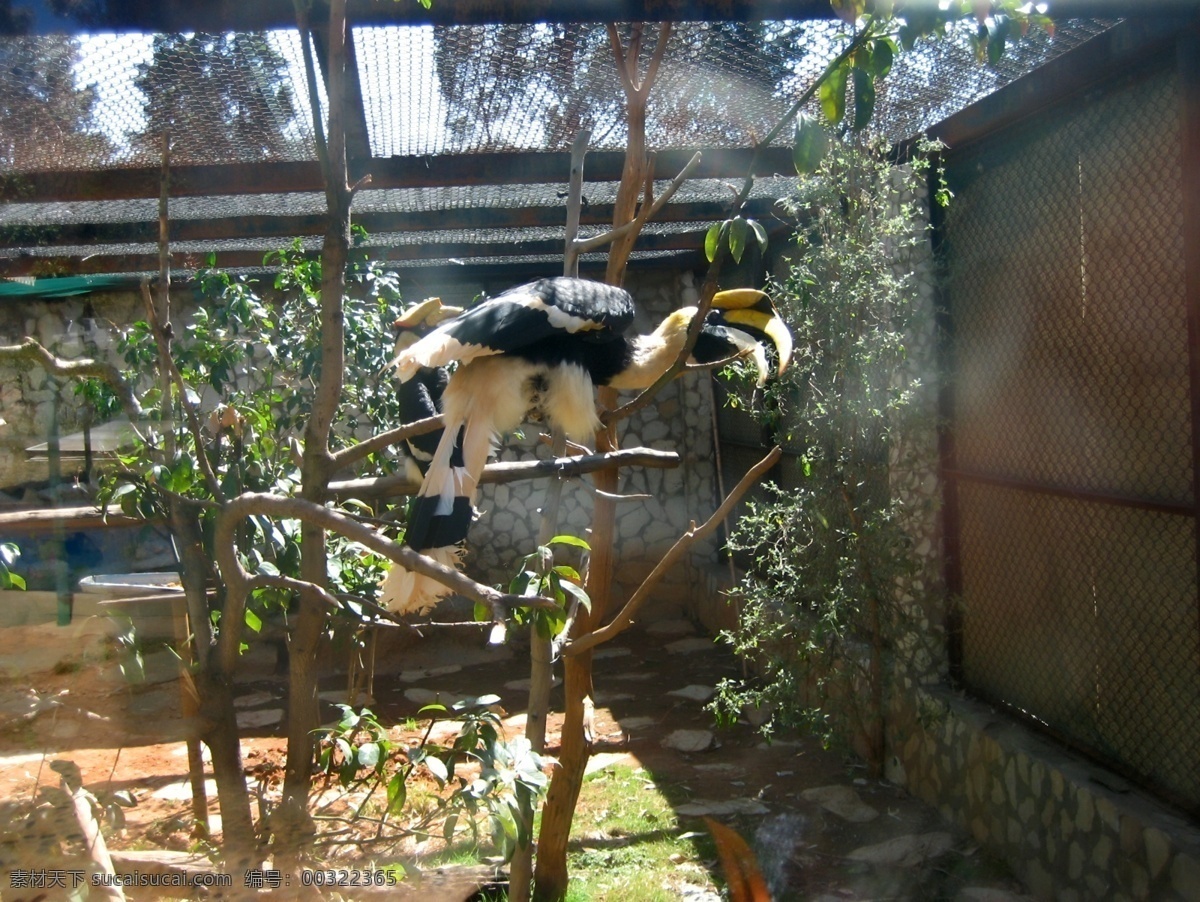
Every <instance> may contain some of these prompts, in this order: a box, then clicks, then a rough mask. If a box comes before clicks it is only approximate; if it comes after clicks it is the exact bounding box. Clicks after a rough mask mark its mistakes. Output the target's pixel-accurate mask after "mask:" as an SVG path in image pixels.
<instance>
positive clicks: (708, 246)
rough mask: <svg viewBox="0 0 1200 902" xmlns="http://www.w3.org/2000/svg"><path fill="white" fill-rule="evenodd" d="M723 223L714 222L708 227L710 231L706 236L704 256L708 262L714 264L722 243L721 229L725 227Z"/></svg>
mask: <svg viewBox="0 0 1200 902" xmlns="http://www.w3.org/2000/svg"><path fill="white" fill-rule="evenodd" d="M724 225H725V223H723V222H714V223H713V224H712V225H710V226H709V227H708V231H707V232H706V233H705V235H704V256H705V257H707V258H708V262H709V263H712V262H713V260H714V259H716V256H717V246H718V245H719V244H720V241H721V229H722V228H723V227H724Z"/></svg>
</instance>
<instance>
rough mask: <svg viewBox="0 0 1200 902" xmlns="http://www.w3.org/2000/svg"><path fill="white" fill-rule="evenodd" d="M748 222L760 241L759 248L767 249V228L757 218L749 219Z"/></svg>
mask: <svg viewBox="0 0 1200 902" xmlns="http://www.w3.org/2000/svg"><path fill="white" fill-rule="evenodd" d="M746 222H748V223H749V224H750V228H751V229H752V230H753V231H754V238H755V240H756V241H757V242H758V249H759V250H760V251H765V250H766V249H767V230H766V229H765V228H764V227H763V224H762V223H761V222H759V221H758V220H757V219H747V220H746Z"/></svg>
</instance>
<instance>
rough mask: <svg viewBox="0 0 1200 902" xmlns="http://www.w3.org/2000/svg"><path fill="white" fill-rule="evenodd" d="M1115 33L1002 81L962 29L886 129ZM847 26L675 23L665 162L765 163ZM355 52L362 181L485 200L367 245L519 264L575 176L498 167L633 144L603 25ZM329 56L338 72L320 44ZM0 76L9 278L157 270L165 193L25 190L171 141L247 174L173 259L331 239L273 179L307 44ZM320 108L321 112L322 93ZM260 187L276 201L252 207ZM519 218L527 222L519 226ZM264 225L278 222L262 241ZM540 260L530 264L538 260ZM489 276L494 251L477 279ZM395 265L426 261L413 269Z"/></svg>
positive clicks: (20, 66)
mask: <svg viewBox="0 0 1200 902" xmlns="http://www.w3.org/2000/svg"><path fill="white" fill-rule="evenodd" d="M1107 24H1108V23H1105V22H1099V21H1093V20H1079V21H1072V22H1069V23H1062V24H1060V27H1059V28H1058V30H1057V32H1056V34H1055V36H1054V37H1053V38H1052V39H1051V38H1050V37H1049V36H1047V35H1045V34H1040V33H1039V34H1031V35H1030V36H1029V38H1028V39H1027V40H1025V41H1023V42H1020V43H1018V44H1015V45H1013V46H1011V47H1010V49H1009V52H1008V53H1007V54H1006V56H1005V58H1004V59H1003V60H1002V61H1001V63H1000V64H999V65H998V66H990V65H987V66H984V65H980V64H978V63H977V62H976V61H975V59H974V53H973V50H972V49H971V46H970V42H969V37H968V35H967V32H966V31H965V30H961V31H959V32H957V33H955V34H953V35H952V36H951V37H950V38H949V39H947V40H944V41H939V42H935V43H931V44H929V45H927V46H925V47H924V48H922V49H920V50H918V51H917V52H913V53H909V54H903V55H901V56H900V57H899V58H898V60H897V63H896V66H895V68H894V69H893V71H892V73H891V74H890V75H889V76H888V78H887V79H886V81H885V82H884V83H882V84H881V85H880V87H879V95H878V102H877V110H876V117H875V119H874V121H873V123H872V126H871V128H872V129H874V130H876V131H878V132H880V133H882V134H883V135H885V136H887V137H888V138H890V139H892V140H902V139H904V138H907V137H910V136H912V135H914V134H916V133H918V132H920V131H922V130H924V129H926V128H928V127H930V126H932V125H934V124H935V123H937V122H938V121H940V120H942V119H944V118H945V117H947V116H948V115H950V114H952V113H954V112H957V111H958V110H960V109H962V108H963V107H965V106H967V105H969V104H970V103H972V102H973V101H975V100H977V99H979V98H980V97H982V96H984V95H986V94H988V93H990V92H991V91H994V90H996V89H998V88H999V87H1002V86H1003V85H1005V84H1007V83H1008V82H1010V81H1012V80H1013V79H1015V78H1017V77H1019V76H1021V75H1023V74H1025V73H1026V72H1029V71H1031V70H1032V69H1033V68H1036V67H1037V66H1039V65H1041V64H1043V63H1044V62H1046V61H1048V60H1049V59H1051V58H1053V57H1055V56H1057V55H1059V54H1061V53H1064V52H1066V51H1068V50H1070V49H1072V48H1074V47H1075V46H1077V45H1079V44H1080V43H1082V42H1083V41H1086V40H1087V39H1089V38H1091V37H1093V36H1094V35H1096V34H1098V33H1100V32H1101V31H1103V30H1104V29H1105V28H1106V27H1107ZM842 27H843V26H841V24H840V23H837V22H832V21H803V22H782V21H780V22H758V23H743V22H704V23H676V24H675V25H674V26H672V30H671V35H670V39H669V44H668V48H667V53H666V56H665V58H664V62H663V65H662V68H661V71H660V74H659V79H658V81H657V83H656V87H655V89H654V92H653V94H652V95H651V101H650V107H649V115H648V123H647V141H648V145H649V147H650V148H651V149H655V150H668V149H672V148H694V147H706V148H748V147H752V146H754V145H755V144H756V143H757V142H758V141H760V140H761V138H762V137H763V136H764V135H766V134H767V132H768V131H769V130H770V129H771V127H772V126H773V125H774V124H775V123H776V122H777V121H778V119H779V118H780V116H781V115H782V113H783V112H784V111H785V110H786V109H787V108H788V107H789V106H790V105H791V104H792V102H793V99H794V98H795V97H796V96H798V95H799V93H800V92H802V91H803V90H804V89H805V88H806V87H807V86H808V85H809V84H811V82H812V81H813V80H814V78H815V77H816V75H817V73H819V72H820V71H821V70H822V69H823V67H824V66H825V64H826V63H827V61H828V60H829V59H831V58H832V56H833V55H835V54H836V53H837V52H838V50H839V49H840V48H841V47H842V46H844V42H845V40H846V39H845V37H844V36H842V33H841V30H842ZM623 28H624V27H623ZM662 28H663V26H662V25H659V24H652V25H647V26H646V33H645V37H644V45H645V46H647V47H649V46H652V45H653V43H654V41H655V40H656V39H657V37H658V35H659V34H660V33H661V29H662ZM351 36H352V49H353V53H354V58H355V66H354V67H353V72H354V74H355V75H356V80H355V79H352V81H353V82H355V83H354V85H352V87H355V88H356V89H357V92H358V93H359V94H361V106H359V105H358V104H357V103H352V104H351V105H350V110H351V112H350V116H349V120H350V124H349V128H348V148H349V153H350V155H351V156H352V157H353V158H357V159H358V160H359V161H360V162H361V167H362V169H363V170H364V171H371V168H372V163H371V161H376V165H380V164H381V163H382V162H383V161H388V160H390V159H391V158H394V157H399V158H438V157H443V156H448V155H479V156H478V161H477V163H476V162H474V161H472V165H470V166H468V167H467V169H468V171H470V172H471V173H472V177H471V178H470V179H469V180H464V181H470V182H472V183H471V184H450V185H444V186H434V187H411V188H406V187H403V185H399V186H396V187H390V186H389V187H387V188H384V189H368V190H364V191H363V192H361V193H360V194H359V196H358V197H357V198H356V202H355V211H356V213H357V214H360V215H364V214H376V221H374V228H372V227H371V226H368V228H369V231H371V232H372V236H373V237H372V240H371V243H372V244H373V245H376V246H378V247H381V248H385V249H386V248H390V247H400V246H412V247H421V246H427V247H428V254H426V255H425V256H426V257H427V258H428V259H430V260H435V259H438V258H439V257H440V256H441V255H440V254H439V252H438V247H437V246H438V245H439V244H443V245H444V244H458V243H464V242H471V241H482V242H484V243H487V244H488V245H489V247H491V245H495V246H496V247H499V246H500V245H502V244H503V243H504V242H505V241H508V242H510V243H512V245H513V249H514V253H515V254H517V255H518V256H520V255H521V252H520V244H521V242H523V241H541V240H553V239H554V238H557V239H559V240H561V215H559V217H558V220H557V221H552V220H544V221H541V222H536V223H528V222H527V223H525V224H518V222H517V219H518V217H517V215H516V214H518V213H520V212H521V211H526V210H528V209H529V208H539V209H542V208H544V209H546V210H553V209H555V208H561V206H562V203H563V200H562V192H563V190H564V188H565V182H566V177H567V173H566V171H565V167H564V168H563V170H562V171H557V170H555V171H547V172H546V174H545V177H546V178H547V181H546V182H544V183H538V182H531V181H530V180H529V179H527V178H526V179H510V180H509V181H517V182H518V183H516V184H488V174H489V172H490V171H491V167H492V166H493V165H494V161H495V160H501V159H503V156H504V155H505V154H512V153H515V152H526V153H528V152H534V153H536V152H545V151H565V150H568V149H569V147H570V143H571V141H572V140H573V139H574V137H575V135H576V134H577V133H578V131H579V130H580V129H581V128H583V127H587V128H590V129H591V133H592V139H591V144H590V147H591V149H592V150H593V151H621V150H623V149H624V146H625V139H626V134H625V122H624V112H623V108H624V95H623V92H622V90H621V87H620V83H619V80H618V77H617V73H616V69H615V65H614V62H613V59H612V51H611V49H610V47H609V40H608V35H607V32H606V29H605V26H604V25H602V24H590V23H584V24H536V25H456V26H429V25H426V26H371V27H354V28H352V29H351ZM316 50H317V53H316V56H317V58H318V59H321V58H323V53H322V48H321V47H317V48H316ZM0 63H3V65H0V170H2V171H3V172H5V173H6V174H8V175H10V179H9V192H8V194H9V197H8V198H6V201H7V202H6V203H4V204H3V205H0V229H2V230H3V231H2V232H0V234H3V235H4V236H5V240H4V241H3V246H2V247H0V258H7V262H6V263H2V264H0V266H5V267H7V271H8V273H9V274H24V273H27V272H31V271H39V267H41V271H54V270H55V269H56V268H63V267H68V268H70V269H71V270H72V271H76V272H88V271H126V270H122V268H121V267H122V266H133V268H134V270H135V271H136V270H137V267H136V265H134V263H130V262H128V261H124V262H123V261H115V260H112V259H108V258H113V257H115V256H117V255H151V256H152V255H154V254H155V253H156V249H155V247H154V244H153V242H154V234H155V232H154V231H149V232H147V231H146V229H148V228H150V227H151V226H155V223H156V221H157V200H156V193H157V192H156V190H153V191H152V190H142V191H140V192H139V191H130V192H128V193H127V195H126V196H114V197H111V199H103V200H89V199H86V198H87V196H88V192H87V191H86V190H82V189H78V190H76V189H72V190H66V191H64V193H63V194H60V195H57V196H58V197H64V198H66V197H69V198H70V199H69V200H67V199H63V200H59V199H56V195H55V193H54V189H53V188H44V187H37V188H34V189H26V188H24V187H23V185H24V184H25V182H29V183H35V182H36V183H37V184H38V185H43V184H44V183H45V179H46V175H45V174H46V173H58V174H60V175H59V176H56V177H61V179H62V183H63V184H66V185H71V184H72V182H71V179H72V178H75V177H78V176H79V175H81V174H84V173H89V172H95V171H100V172H106V171H111V172H113V173H120V172H123V171H124V172H133V173H136V172H139V171H145V172H149V173H155V172H156V170H157V168H158V166H159V163H160V153H161V140H160V135H161V133H162V131H163V130H164V129H165V130H167V131H168V132H169V133H170V136H171V162H172V165H173V166H176V167H186V166H216V167H227V168H229V171H230V172H232V173H234V177H235V178H236V177H237V175H238V173H241V172H242V171H243V170H240V169H238V167H239V166H241V167H249V168H247V169H245V170H244V172H245V177H244V179H243V180H242V181H241V182H240V183H238V184H237V187H236V189H233V190H234V191H235V192H236V193H223V194H219V195H215V196H188V197H178V198H173V199H172V203H171V217H172V220H173V221H174V222H175V223H177V224H178V223H179V222H195V223H204V222H207V223H209V224H210V225H211V226H212V231H211V232H205V231H203V230H202V229H201V230H199V231H196V232H195V235H196V236H197V237H193V238H192V239H191V240H190V241H189V240H185V239H181V240H180V241H178V242H177V243H173V246H172V249H173V250H175V251H177V252H179V253H181V254H186V253H200V252H203V251H209V250H214V251H240V252H245V253H246V254H249V253H261V252H262V251H264V250H270V249H273V248H277V247H279V246H281V245H283V244H285V243H287V242H288V241H289V240H290V238H291V237H292V236H293V235H301V236H305V237H304V239H303V240H304V241H305V243H306V245H311V246H315V244H316V242H317V241H318V238H317V236H318V235H319V231H317V230H314V228H313V227H312V225H311V223H308V224H307V225H305V224H304V223H301V222H300V220H302V219H303V218H304V217H315V216H319V215H320V214H321V213H322V212H323V211H324V208H325V206H324V197H323V195H322V193H321V192H320V191H319V190H317V189H318V185H316V184H300V183H297V182H295V181H291V182H289V181H288V178H289V177H288V176H287V172H291V171H292V170H287V172H284V170H282V169H279V170H278V171H279V172H281V173H284V175H282V176H279V177H278V178H277V177H276V176H275V173H276V169H267V170H264V169H263V168H262V166H263V165H266V166H268V167H271V166H276V167H279V166H284V165H285V164H302V165H303V164H308V165H309V166H310V167H311V164H312V163H313V161H315V160H316V148H315V144H314V139H313V128H312V111H311V108H310V106H309V101H308V96H309V94H308V90H307V88H306V86H305V77H304V68H303V58H302V47H301V39H300V37H299V33H298V32H297V31H295V30H290V31H289V30H276V31H268V32H259V33H227V34H222V35H215V36H213V35H199V34H172V35H164V34H157V35H141V34H83V35H41V36H31V37H9V38H3V39H0ZM318 102H319V103H320V104H321V105H322V106H324V104H325V99H324V96H323V94H321V95H320V96H319V100H318ZM789 137H790V135H787V134H785V135H784V140H786V139H787V138H789ZM497 155H498V156H497ZM253 167H258V168H253ZM264 172H267V173H268V175H269V177H270V181H271V184H270V185H269V186H268V185H263V186H262V190H261V191H257V192H256V191H255V189H256V188H257V187H259V185H258V184H257V182H256V180H257V179H259V178H264V176H263V173H264ZM659 174H660V175H668V176H669V175H673V174H674V173H668V172H660V173H659ZM743 174H744V168H743V169H741V170H738V171H732V170H731V171H728V172H721V173H718V174H717V175H718V176H719V177H715V178H706V179H698V180H696V181H695V182H690V183H688V184H687V185H686V186H685V188H684V189H683V190H681V191H680V192H679V194H678V195H676V197H675V199H674V200H673V202H672V204H670V205H668V208H667V209H666V210H664V213H663V217H662V218H663V219H664V220H665V223H664V224H661V225H659V226H657V227H655V229H653V230H650V231H651V233H654V232H657V233H659V234H663V233H667V232H671V233H678V232H681V231H682V232H688V231H691V232H695V233H696V235H697V240H696V241H695V242H694V246H697V247H698V246H699V237H698V236H699V235H700V234H702V232H703V229H704V228H705V227H706V222H704V221H697V219H696V217H697V216H698V215H700V214H698V213H697V211H696V210H694V209H692V210H687V209H685V207H683V206H680V205H685V204H695V203H704V202H709V203H718V202H722V201H725V200H727V199H728V198H729V197H730V190H729V188H728V185H729V184H730V183H731V182H736V181H740V177H741V176H742V175H743ZM35 175H36V176H37V177H38V179H41V180H42V181H37V179H35V178H34V176H35ZM22 176H25V177H26V179H25V181H23V180H22ZM793 181H794V180H793V179H789V178H787V177H786V176H781V177H779V178H775V179H770V178H768V179H763V180H760V182H759V184H758V186H757V188H756V192H755V196H756V197H758V198H760V199H764V201H765V200H767V199H769V198H772V197H778V196H781V195H782V194H785V193H787V191H788V190H789V188H790V187H791V184H792V182H793ZM479 182H482V183H481V184H480V183H479ZM146 184H148V185H151V186H153V180H152V179H149V180H147V182H146ZM663 184H665V183H663ZM298 187H299V188H306V189H308V190H295V189H296V188H298ZM289 189H291V190H289ZM660 189H661V186H660ZM228 190H230V189H226V191H228ZM242 191H249V192H253V193H240V192H242ZM109 193H110V194H118V195H119V194H120V192H119V191H116V192H109ZM584 193H585V195H586V196H587V199H588V202H589V204H592V205H597V204H599V205H602V204H606V203H611V202H612V199H613V197H614V195H615V182H611V181H608V182H606V181H600V182H589V183H588V184H587V185H586V186H585V192H584ZM139 194H140V196H138V195H139ZM91 196H95V194H92V195H91ZM81 198H82V199H81ZM475 211H478V212H479V219H478V223H477V227H475V228H472V227H471V226H472V223H471V222H470V217H471V216H472V215H474V213H475ZM504 211H509V215H510V218H511V219H512V222H511V223H510V224H508V225H507V226H506V225H505V224H504V223H505V215H504ZM673 211H674V212H673ZM451 212H453V213H456V214H460V215H457V216H456V217H455V218H453V219H452V220H448V225H449V226H450V227H449V228H446V229H440V228H438V227H437V223H436V222H427V220H420V221H419V223H418V224H416V225H414V224H412V223H409V224H407V225H406V224H405V223H404V217H405V216H412V215H414V214H426V215H427V219H428V217H436V216H437V215H438V214H440V213H451ZM485 214H486V215H485ZM704 215H707V214H704ZM247 217H252V218H254V221H255V223H256V225H255V227H254V229H249V228H247V229H244V230H243V233H242V234H239V233H238V228H237V223H238V221H244V220H245V219H246V218H247ZM389 217H390V218H389ZM464 217H465V219H464ZM701 218H703V217H701ZM270 219H274V220H275V223H274V225H267V226H264V225H263V222H264V220H270ZM122 226H128V227H129V228H125V229H124V230H123V229H122V228H121V227H122ZM135 226H137V227H139V228H140V229H141V230H140V231H138V230H137V229H134V228H133V227H135ZM218 226H219V228H218ZM155 228H156V226H155ZM131 229H132V230H131ZM251 231H253V232H254V236H253V237H251V236H250V235H249V234H248V233H249V232H251ZM675 252H678V249H676V250H675ZM670 253H671V251H662V250H653V249H652V250H648V251H646V254H645V255H646V256H651V255H652V256H654V257H662V256H664V254H665V255H667V256H669V255H670ZM524 256H526V257H527V258H528V260H529V261H531V262H532V261H534V260H536V259H537V258H538V257H539V254H537V253H533V254H526V255H524ZM85 257H86V258H87V260H86V261H83V262H79V261H80V260H81V258H85ZM35 258H36V260H35ZM65 258H73V259H71V260H67V259H65ZM499 258H500V259H504V255H500V257H499ZM106 259H107V262H106ZM493 259H494V257H493V255H490V254H489V255H485V256H482V257H480V258H479V260H477V261H475V262H484V261H491V260H493ZM31 260H34V262H30V261H31ZM38 261H40V262H38ZM18 262H19V265H18ZM244 262H245V261H244V260H241V261H240V263H244ZM397 262H398V263H399V262H403V263H405V264H407V265H416V264H417V263H419V262H420V261H419V260H414V259H412V258H411V257H409V256H405V258H404V260H403V261H397ZM180 263H181V264H183V263H186V261H182V260H181V261H180ZM18 270H19V272H18Z"/></svg>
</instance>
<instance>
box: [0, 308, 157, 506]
mask: <svg viewBox="0 0 1200 902" xmlns="http://www.w3.org/2000/svg"><path fill="white" fill-rule="evenodd" d="M141 304H142V301H141V298H140V296H139V295H138V294H136V293H134V292H128V293H101V294H92V295H88V296H86V297H81V298H66V299H63V300H47V301H24V300H22V301H13V300H9V301H5V302H4V303H2V304H0V345H7V344H17V343H19V342H20V341H21V340H22V339H24V338H25V337H27V336H31V337H33V338H36V339H37V340H38V341H39V342H41V344H42V345H43V346H44V347H46V348H48V349H50V350H51V351H53V352H54V353H56V354H57V355H58V356H60V357H63V358H66V359H75V358H78V357H84V356H91V355H92V354H95V355H96V356H98V357H101V358H105V359H108V360H110V361H112V362H114V363H119V362H120V361H119V360H118V359H117V358H116V355H115V352H114V350H113V347H112V335H113V331H112V329H111V328H109V327H108V323H109V322H112V323H121V324H124V323H129V322H133V321H134V320H135V319H137V318H140V317H141ZM88 312H91V313H92V317H93V319H94V321H95V323H96V324H97V328H96V329H95V330H94V331H93V332H92V333H91V334H90V335H89V333H88V331H87V328H86V327H87V325H88V323H87V322H86V319H85V314H86V313H88ZM88 340H90V341H93V342H94V344H93V346H92V349H89V348H88V347H87V344H85V341H88ZM56 391H57V392H58V396H59V432H60V434H63V435H65V434H68V433H71V432H75V431H78V430H80V429H82V428H83V425H84V421H85V414H84V410H83V408H82V407H81V405H80V404H79V402H78V400H77V399H76V397H75V394H74V391H73V386H72V384H71V383H70V382H69V381H65V380H63V381H61V385H60V386H59V387H58V388H56V386H55V380H52V379H50V378H49V377H48V376H47V375H46V371H45V370H43V369H42V368H41V367H40V366H34V365H30V364H21V365H15V364H11V363H0V490H3V489H4V488H5V487H10V486H18V485H21V484H22V483H27V482H44V481H45V480H46V479H48V478H49V468H48V464H47V462H46V461H45V460H44V459H43V460H41V461H34V460H30V459H29V456H28V455H27V454H26V449H27V448H29V447H30V446H32V445H38V444H41V443H43V442H45V441H46V440H47V439H48V438H49V435H50V426H51V422H52V416H53V407H54V404H53V401H54V393H55V392H56Z"/></svg>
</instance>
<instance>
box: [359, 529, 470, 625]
mask: <svg viewBox="0 0 1200 902" xmlns="http://www.w3.org/2000/svg"><path fill="white" fill-rule="evenodd" d="M422 553H423V554H425V555H427V556H429V557H431V558H433V559H434V560H435V561H437V562H438V563H439V564H444V565H446V566H447V567H453V568H456V569H457V567H458V565H459V563H460V561H461V559H462V549H461V548H458V547H457V546H450V547H448V548H430V549H427V550H426V551H424V552H422ZM451 591H452V590H451V589H450V588H449V587H448V586H444V585H442V584H441V583H439V582H438V581H437V580H436V579H432V578H431V577H428V576H423V575H422V574H420V573H414V572H413V571H411V570H406V569H405V568H404V567H401V566H400V565H399V564H392V569H390V570H389V571H388V572H387V573H386V574H385V575H384V577H383V585H382V587H381V588H380V592H379V603H380V604H381V605H382V606H383V607H385V608H387V609H388V610H389V611H391V612H392V613H394V614H423V613H425V612H426V611H428V610H429V609H430V608H432V607H433V606H434V605H435V604H437V603H438V602H439V601H440V600H441V599H443V598H445V597H446V596H447V595H449V594H450V592H451Z"/></svg>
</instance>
